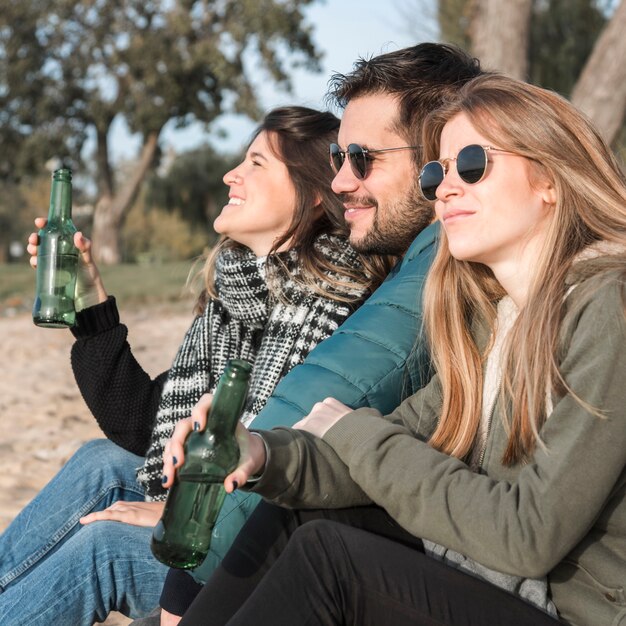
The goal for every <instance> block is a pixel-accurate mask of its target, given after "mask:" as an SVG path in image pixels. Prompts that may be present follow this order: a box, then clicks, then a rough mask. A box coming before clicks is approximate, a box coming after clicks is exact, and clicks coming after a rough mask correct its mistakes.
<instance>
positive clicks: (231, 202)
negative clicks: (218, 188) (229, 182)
mask: <svg viewBox="0 0 626 626" xmlns="http://www.w3.org/2000/svg"><path fill="white" fill-rule="evenodd" d="M245 203H246V201H245V200H242V199H241V198H229V199H228V204H229V205H232V206H241V205H242V204H245Z"/></svg>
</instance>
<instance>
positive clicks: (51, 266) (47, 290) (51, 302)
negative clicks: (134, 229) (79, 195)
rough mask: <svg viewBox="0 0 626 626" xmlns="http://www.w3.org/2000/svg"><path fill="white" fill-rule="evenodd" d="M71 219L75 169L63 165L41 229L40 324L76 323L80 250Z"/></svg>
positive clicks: (36, 314) (37, 301)
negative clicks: (73, 171)
mask: <svg viewBox="0 0 626 626" xmlns="http://www.w3.org/2000/svg"><path fill="white" fill-rule="evenodd" d="M75 232H76V226H74V223H73V222H72V171H71V170H70V169H69V168H66V167H63V168H61V169H58V170H56V171H55V172H54V173H53V174H52V189H51V192H50V209H49V211H48V223H47V224H46V225H45V226H44V227H43V228H42V229H41V230H40V231H39V247H38V250H37V287H36V292H35V302H34V304H33V321H34V322H35V324H37V326H46V327H48V328H67V327H68V326H74V323H75V317H76V313H75V310H74V292H75V289H76V274H77V269H78V249H77V248H76V246H75V245H74V233H75Z"/></svg>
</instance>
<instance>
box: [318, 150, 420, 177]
mask: <svg viewBox="0 0 626 626" xmlns="http://www.w3.org/2000/svg"><path fill="white" fill-rule="evenodd" d="M417 148H419V146H400V147H399V148H381V149H380V150H369V149H368V148H362V147H361V146H359V144H358V143H351V144H350V145H349V146H348V148H347V150H342V149H341V148H340V147H339V146H338V145H337V144H336V143H331V144H330V166H331V167H332V168H333V172H335V174H338V173H339V170H340V169H341V166H342V165H343V163H344V161H345V160H346V156H347V157H348V161H349V162H350V169H351V170H352V173H353V174H354V175H355V176H356V177H357V178H358V179H359V180H363V179H364V178H365V177H366V176H367V172H368V169H369V164H370V163H371V162H372V161H373V158H372V157H371V156H370V155H372V154H377V153H379V152H394V151H395V150H417Z"/></svg>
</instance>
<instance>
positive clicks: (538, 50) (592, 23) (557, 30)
mask: <svg viewBox="0 0 626 626" xmlns="http://www.w3.org/2000/svg"><path fill="white" fill-rule="evenodd" d="M605 5H606V1H604V2H602V1H601V0H542V1H541V2H536V3H535V7H534V11H533V20H532V26H531V31H530V42H529V61H530V77H529V80H530V82H532V83H534V84H537V85H541V86H542V87H546V88H548V89H553V90H554V91H557V92H558V93H560V94H562V95H563V96H566V97H569V95H570V94H571V92H572V89H573V87H574V85H575V84H576V81H577V80H578V77H579V75H580V72H581V71H582V69H583V67H584V65H585V63H586V61H587V58H588V57H589V54H590V53H591V50H592V49H593V46H594V44H595V42H596V39H597V38H598V35H599V34H600V31H601V30H602V29H603V28H604V26H605V24H606V19H607V18H606V17H605V13H604V10H605V9H606V6H605Z"/></svg>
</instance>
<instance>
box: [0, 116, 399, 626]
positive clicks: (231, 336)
mask: <svg viewBox="0 0 626 626" xmlns="http://www.w3.org/2000/svg"><path fill="white" fill-rule="evenodd" d="M338 127H339V120H338V119H337V118H336V117H335V116H334V115H332V114H331V113H328V112H319V111H315V110H312V109H308V108H304V107H284V108H279V109H275V110H274V111H271V112H270V113H269V114H268V115H267V116H266V117H265V119H264V120H263V122H262V123H261V125H260V126H259V128H258V130H257V132H256V133H255V135H254V137H253V139H252V141H251V143H250V145H249V147H248V149H247V152H246V155H245V157H244V159H243V161H242V162H241V163H240V164H239V165H238V166H237V167H235V168H234V169H233V170H231V171H230V172H227V173H226V174H225V175H224V183H225V184H226V185H227V186H228V187H229V189H230V192H229V201H228V204H227V205H226V206H225V207H224V208H223V209H222V212H221V213H220V215H219V216H218V217H217V218H216V220H215V223H214V228H215V230H216V231H217V232H218V233H220V234H221V235H222V240H221V242H220V244H219V245H218V246H217V248H216V249H215V252H214V253H213V254H212V256H211V257H210V258H209V259H208V261H207V264H206V269H205V272H204V279H205V280H204V289H203V292H202V295H201V296H200V299H199V301H198V305H197V310H196V314H197V315H196V317H195V319H194V320H193V322H192V325H191V327H190V329H189V330H188V332H187V334H186V336H185V338H184V339H183V342H182V345H181V347H180V349H179V351H178V354H177V355H176V357H175V359H174V362H173V364H172V367H171V368H170V369H169V371H168V372H164V373H163V374H161V375H160V376H158V377H157V378H156V379H154V380H151V379H150V377H149V376H148V374H146V372H144V370H143V369H142V368H141V366H140V365H139V363H138V362H137V361H136V360H135V358H134V356H133V354H132V352H131V349H130V346H129V344H128V343H127V341H126V334H127V329H126V327H125V326H123V325H122V324H120V321H119V314H118V311H117V307H116V304H115V299H114V298H112V297H108V296H107V294H106V291H105V290H104V287H103V285H102V281H101V279H100V276H99V273H98V271H97V268H96V267H95V265H94V264H93V262H92V260H91V254H90V252H91V243H90V242H89V241H88V240H87V239H85V238H84V237H83V236H82V234H80V233H78V234H77V235H76V238H75V242H76V245H77V247H78V248H79V250H81V252H82V256H83V260H84V261H85V264H86V265H85V269H86V270H87V271H86V272H85V273H86V274H88V275H90V276H91V278H92V282H91V295H90V297H89V298H88V299H91V300H95V302H96V304H94V305H92V306H88V307H86V308H84V309H83V310H82V311H80V312H79V313H78V314H77V326H76V327H75V328H73V329H72V332H73V334H74V336H75V337H76V340H77V341H76V343H75V344H74V346H73V348H72V366H73V369H74V373H75V376H76V379H77V382H78V385H79V387H80V389H81V392H82V394H83V397H84V398H85V400H86V402H87V404H88V405H89V407H90V409H91V411H92V413H93V414H94V416H95V418H96V419H97V421H98V423H99V425H100V427H101V428H102V430H103V432H104V433H105V435H106V436H107V439H101V440H96V441H92V442H89V443H87V444H85V445H84V446H82V448H81V449H80V450H78V452H77V453H76V454H75V455H74V456H73V457H72V458H71V459H70V461H69V462H68V463H67V464H66V466H65V467H64V468H63V469H62V470H61V471H60V473H59V474H58V475H57V476H56V477H55V478H54V479H53V480H52V481H51V482H50V483H49V484H48V485H47V486H46V487H45V488H44V489H43V490H42V491H41V493H40V494H39V495H38V496H37V497H36V498H35V499H34V500H33V501H32V502H31V503H30V504H29V505H28V506H27V507H26V508H25V509H24V511H22V513H20V515H19V516H18V517H17V518H16V519H15V520H14V521H13V523H12V524H11V525H10V526H9V528H8V529H7V530H6V531H5V533H4V534H3V535H2V536H1V537H0V591H1V593H0V623H20V624H26V623H27V624H31V625H32V624H39V623H41V624H49V623H58V624H60V623H68V624H69V623H71V624H86V625H89V626H90V625H91V624H92V623H93V622H94V621H102V620H104V619H105V618H106V616H107V614H108V613H109V612H110V611H112V610H118V611H121V612H123V613H125V614H127V615H129V616H132V617H139V616H142V615H145V614H146V613H147V612H149V611H150V609H152V608H153V607H155V606H156V605H157V604H158V599H159V595H160V592H161V588H162V585H163V581H164V579H165V575H166V572H167V568H166V567H165V566H164V565H163V564H161V563H159V562H158V561H156V559H154V558H153V556H152V554H151V552H150V537H151V534H152V526H154V524H155V523H156V522H157V521H158V519H159V517H160V515H161V512H162V509H163V503H164V499H165V496H166V491H165V489H164V488H163V486H162V484H161V476H162V474H163V470H162V461H161V458H162V452H163V444H164V443H165V441H167V439H168V438H169V437H170V436H171V434H172V431H173V429H174V426H175V424H176V422H177V421H178V420H179V419H181V418H183V417H187V416H188V415H189V414H190V412H191V409H192V407H193V406H194V405H195V403H196V402H197V401H198V399H199V398H200V397H201V396H202V394H204V393H206V392H210V391H212V390H214V389H215V386H216V384H217V381H218V379H219V376H220V375H221V373H222V371H223V370H224V367H225V365H226V362H227V361H228V360H229V359H233V358H240V359H245V360H248V361H250V362H252V363H253V371H252V375H251V384H250V391H249V395H248V398H247V401H246V405H245V409H244V415H243V418H242V419H243V423H245V424H246V425H248V424H250V423H251V422H253V420H254V418H255V416H256V414H257V413H258V412H259V411H260V410H261V408H262V407H263V405H264V403H265V401H266V400H267V398H268V397H269V395H270V394H271V392H272V391H273V389H274V387H275V386H276V384H277V383H278V381H279V380H280V379H281V378H282V377H283V376H284V375H285V374H286V373H287V372H288V371H289V370H291V369H292V368H293V367H294V366H296V365H298V364H299V363H301V362H302V361H303V360H304V358H305V356H306V355H307V354H308V352H309V351H310V350H311V349H312V348H313V347H314V346H315V345H316V344H317V343H318V342H319V341H321V340H323V339H324V338H325V337H327V336H329V335H330V334H331V333H332V332H333V331H334V330H335V329H336V328H337V327H338V326H339V325H340V324H341V322H342V321H343V320H344V319H345V318H346V317H347V316H348V315H349V314H350V312H351V311H353V310H354V309H355V308H356V307H358V306H359V304H360V303H361V302H362V301H363V300H364V299H365V297H366V296H367V295H368V294H369V293H370V292H371V291H372V290H373V289H374V288H375V286H376V285H377V283H378V282H379V281H380V280H381V279H382V277H383V276H385V275H386V273H387V265H386V263H387V260H386V259H384V258H382V257H373V258H371V259H370V261H368V263H367V265H366V264H364V261H363V259H362V258H361V257H360V255H358V254H357V253H356V252H355V251H354V250H353V249H352V247H351V246H350V244H349V243H348V241H347V228H346V226H345V223H344V221H343V207H342V205H341V203H340V202H339V200H338V199H337V198H336V196H335V195H334V194H333V193H332V191H331V188H330V183H331V179H332V172H331V171H330V169H329V168H328V167H327V165H326V162H327V156H326V155H327V151H328V144H329V143H330V142H332V141H336V137H337V129H338ZM36 249H37V236H36V235H31V238H30V240H29V252H30V253H31V255H35V254H36ZM137 470H138V471H137ZM248 513H249V511H248V510H247V509H246V508H245V507H239V508H237V510H232V509H231V510H229V514H230V515H231V516H236V515H241V516H243V517H244V518H245V516H246V515H248ZM233 526H234V525H233ZM233 532H234V531H233ZM220 540H221V541H227V540H228V538H227V537H222V538H221V539H220ZM220 540H216V541H215V542H214V544H216V545H217V544H219V541H220ZM25 597H28V601H25V600H24V598H25Z"/></svg>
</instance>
